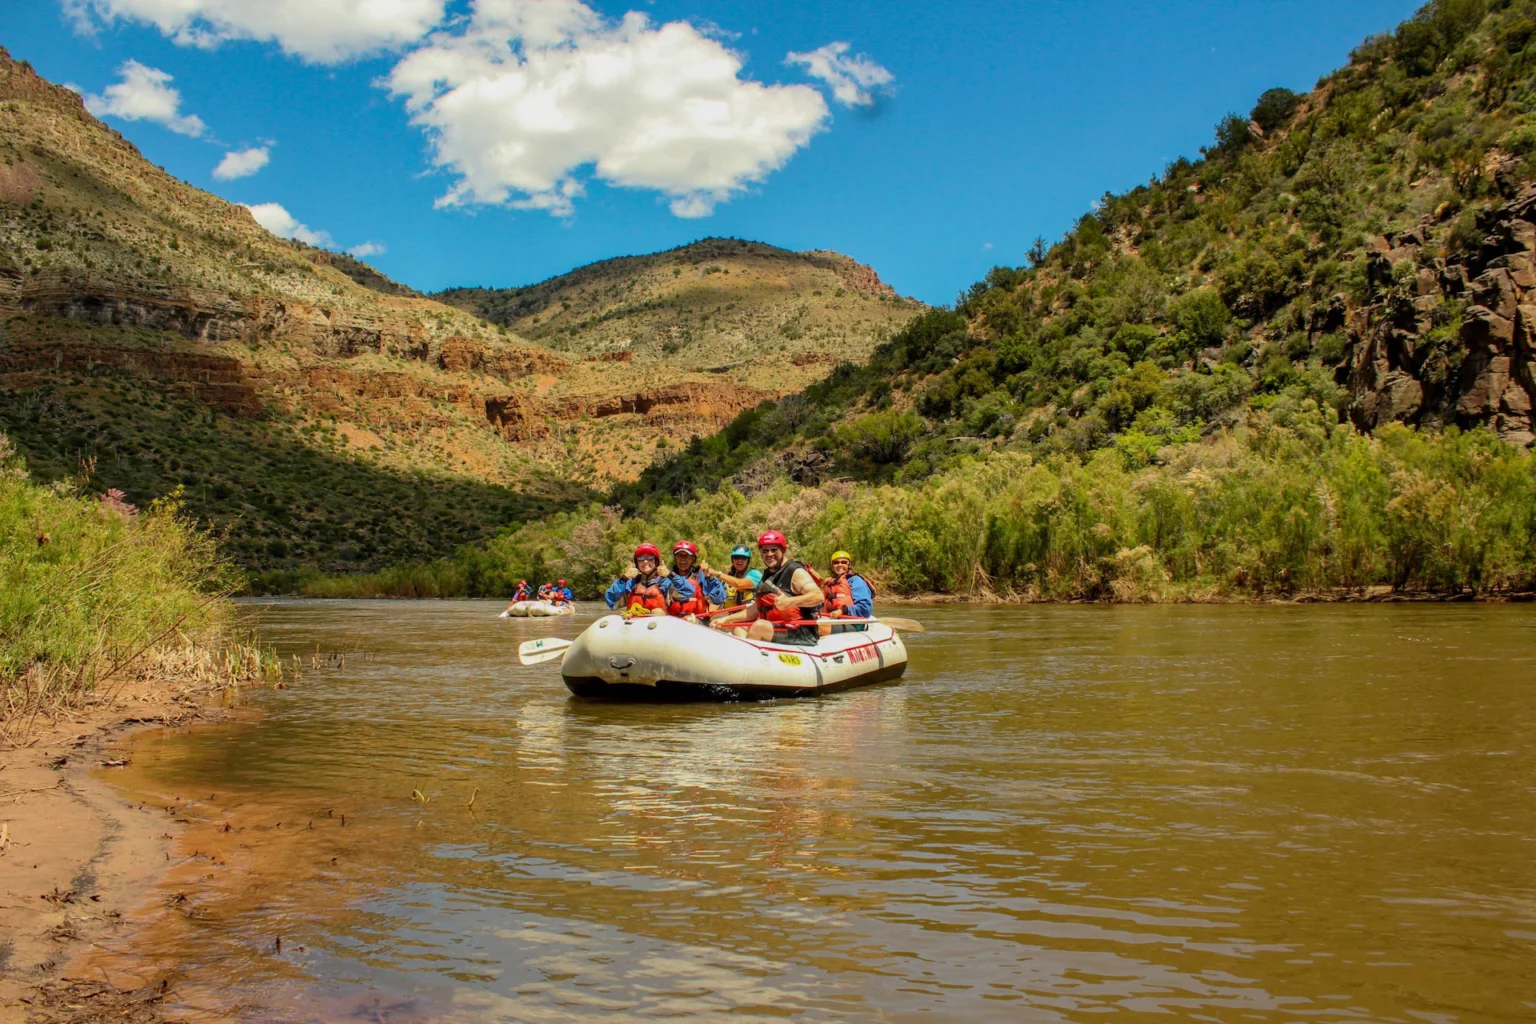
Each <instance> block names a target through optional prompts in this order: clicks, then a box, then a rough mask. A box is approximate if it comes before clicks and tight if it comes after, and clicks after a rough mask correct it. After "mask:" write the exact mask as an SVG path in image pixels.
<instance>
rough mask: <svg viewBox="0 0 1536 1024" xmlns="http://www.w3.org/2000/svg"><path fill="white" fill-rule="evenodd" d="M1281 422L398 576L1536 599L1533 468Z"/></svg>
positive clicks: (691, 510)
mask: <svg viewBox="0 0 1536 1024" xmlns="http://www.w3.org/2000/svg"><path fill="white" fill-rule="evenodd" d="M1288 419H1289V425H1281V424H1279V423H1277V422H1275V420H1274V419H1272V418H1271V417H1270V416H1269V415H1268V414H1267V413H1265V412H1263V411H1255V412H1253V413H1251V414H1250V415H1249V416H1248V418H1247V420H1246V421H1245V422H1244V423H1243V424H1242V425H1240V426H1238V427H1236V428H1234V429H1232V430H1230V431H1224V432H1222V433H1220V434H1218V435H1214V436H1212V437H1209V438H1206V439H1204V440H1199V441H1189V440H1183V441H1179V440H1177V439H1175V440H1174V443H1170V444H1167V445H1165V446H1164V447H1162V448H1161V449H1160V450H1159V451H1158V453H1157V454H1156V455H1155V456H1154V457H1153V458H1154V459H1155V461H1154V462H1152V463H1147V462H1145V457H1144V456H1143V455H1140V454H1139V455H1138V457H1137V458H1135V459H1128V458H1126V457H1125V455H1124V453H1122V452H1121V451H1119V450H1116V449H1103V450H1099V451H1094V452H1091V453H1089V454H1088V455H1086V456H1084V457H1073V456H1070V455H1047V456H1040V455H1038V454H1036V453H1034V452H1030V451H1025V450H1013V451H1006V450H1005V451H1001V452H998V453H995V454H993V455H991V456H990V457H988V458H968V459H964V460H961V461H960V462H959V463H958V464H957V465H956V466H955V467H954V468H952V469H950V470H949V471H947V472H944V473H941V474H939V475H937V476H934V477H932V478H929V479H927V480H925V481H923V482H920V483H917V484H913V485H910V486H899V485H891V484H887V485H873V484H864V483H851V482H846V481H843V482H834V483H829V484H824V485H822V486H820V487H799V486H796V485H794V484H791V483H788V482H786V481H780V482H779V483H777V484H775V485H773V486H771V487H769V488H768V489H767V490H764V491H762V492H761V493H758V494H756V495H754V496H752V497H750V498H749V497H746V496H744V495H742V494H741V493H740V492H738V491H736V490H734V489H732V488H730V487H722V488H720V489H718V490H716V491H714V492H712V493H700V494H698V495H696V496H695V497H694V499H693V500H691V501H687V502H683V503H680V504H676V505H667V506H662V507H659V508H654V509H648V510H647V511H645V512H643V513H642V514H640V515H636V516H624V515H622V514H621V513H620V511H619V510H618V509H617V508H605V509H598V508H594V509H591V510H589V511H587V512H584V513H568V514H565V515H561V516H556V517H553V518H551V519H548V520H545V521H543V522H540V523H535V524H530V525H527V526H524V527H522V528H520V529H517V530H514V531H511V532H508V533H506V534H504V535H502V536H500V537H498V538H496V539H495V540H493V541H492V542H491V543H490V544H488V545H487V546H485V547H484V548H466V549H464V550H463V551H461V552H460V553H459V554H458V555H457V556H456V557H455V558H454V559H452V560H448V561H446V562H444V563H439V564H438V565H437V566H435V567H422V568H420V569H418V570H414V571H413V572H411V573H405V574H403V575H402V577H401V578H402V579H408V580H412V581H415V580H418V579H421V578H431V579H432V580H434V581H435V582H434V586H436V587H438V588H439V592H442V588H443V587H445V586H448V585H457V586H460V587H461V588H462V589H460V590H458V591H456V592H457V593H460V594H465V595H493V594H495V595H500V594H505V593H508V592H510V589H511V585H512V584H515V582H516V581H517V580H518V579H521V578H527V579H529V580H535V581H537V580H542V579H546V578H550V577H554V576H563V577H565V578H566V579H568V580H570V581H571V583H572V585H573V587H575V588H576V590H577V591H578V594H579V596H581V597H583V598H586V599H591V598H594V597H596V596H597V594H598V593H599V592H600V590H601V587H602V586H604V585H606V584H607V582H608V581H609V580H610V579H612V578H613V577H614V576H615V575H617V574H618V573H619V572H620V571H621V570H622V569H623V567H624V566H625V565H627V564H628V562H629V555H630V552H631V551H632V550H633V548H634V546H635V545H636V544H638V543H640V542H641V541H642V540H651V541H654V542H656V543H658V544H661V545H663V546H666V545H670V543H671V542H672V541H674V540H676V539H678V538H683V537H686V538H689V539H691V540H694V541H695V542H697V543H698V544H699V545H700V547H701V549H702V551H703V555H704V558H705V559H706V560H708V561H711V562H712V563H714V564H723V562H724V560H725V556H726V552H727V551H728V550H729V549H730V548H731V547H732V546H733V545H735V544H739V543H742V542H744V541H749V540H750V539H751V538H753V537H755V536H756V535H757V534H758V532H760V531H761V530H763V529H765V528H768V527H773V528H776V529H782V530H784V531H785V532H786V533H787V534H788V535H789V537H790V540H791V544H792V545H793V547H792V552H791V553H792V554H793V555H794V557H797V558H802V559H806V560H809V561H810V562H812V563H813V564H816V565H820V566H825V564H826V559H827V557H828V555H830V554H831V552H832V551H834V550H836V549H838V548H846V549H848V550H849V551H850V552H852V553H853V555H854V557H855V559H856V564H857V565H858V567H859V571H860V572H862V573H864V574H865V575H867V576H869V577H870V578H871V579H873V580H874V581H876V583H877V585H878V586H879V589H880V590H881V592H883V593H895V594H919V593H924V592H942V593H954V594H968V595H973V596H999V597H1004V598H1016V599H1023V600H1071V599H1096V600H1120V601H1143V600H1181V599H1182V600H1191V599H1194V600H1198V599H1219V598H1222V597H1249V596H1262V595H1289V594H1295V593H1303V592H1323V591H1337V590H1355V591H1358V590H1360V589H1361V588H1365V587H1369V586H1376V585H1388V586H1391V587H1393V588H1395V589H1398V590H1405V591H1419V592H1431V593H1438V594H1454V593H1460V592H1464V591H1472V592H1479V593H1489V592H1492V593H1507V592H1516V591H1525V590H1530V589H1532V588H1533V587H1536V459H1533V457H1532V456H1531V455H1529V454H1527V453H1526V452H1524V451H1522V450H1519V449H1516V448H1514V447H1513V446H1511V445H1508V444H1506V443H1504V442H1502V441H1500V440H1498V439H1497V438H1496V437H1494V436H1493V435H1492V434H1491V433H1489V432H1487V431H1484V430H1475V431H1469V432H1466V433H1462V432H1459V431H1456V430H1449V431H1446V432H1444V433H1438V434H1432V433H1420V432H1417V431H1415V430H1412V429H1410V428H1407V427H1403V426H1400V425H1392V426H1389V427H1385V428H1383V429H1381V430H1380V431H1378V432H1377V433H1376V435H1374V436H1370V435H1362V434H1359V433H1356V432H1355V431H1354V430H1353V429H1351V428H1350V427H1348V426H1347V425H1344V424H1340V423H1338V422H1337V420H1336V416H1335V414H1334V413H1333V411H1332V410H1330V409H1327V408H1326V407H1319V406H1318V405H1317V404H1316V403H1310V404H1307V405H1305V407H1303V408H1302V409H1300V410H1299V411H1293V412H1292V413H1291V414H1290V416H1289V418H1288ZM382 582H383V579H382V577H379V576H374V577H367V578H366V579H365V581H364V580H359V581H356V582H355V583H354V582H353V581H351V580H348V579H346V578H342V579H334V580H328V581H316V582H315V583H313V584H311V585H310V586H307V587H304V588H303V592H306V593H311V594H315V595H317V596H319V595H322V594H324V595H338V596H340V595H344V594H347V593H349V592H350V593H352V594H354V595H357V596H360V595H362V594H364V593H366V594H372V595H376V594H379V593H382V592H385V591H382V590H380V585H381V583H382ZM414 585H415V584H414V583H412V586H414ZM353 587H356V588H359V589H356V590H352V591H349V589H348V588H353ZM417 592H418V591H402V592H400V593H399V594H398V596H407V594H415V593H417Z"/></svg>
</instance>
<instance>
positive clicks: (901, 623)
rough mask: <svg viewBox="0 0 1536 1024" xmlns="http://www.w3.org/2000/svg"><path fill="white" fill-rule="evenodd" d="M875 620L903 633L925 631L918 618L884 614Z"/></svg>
mask: <svg viewBox="0 0 1536 1024" xmlns="http://www.w3.org/2000/svg"><path fill="white" fill-rule="evenodd" d="M834 621H835V620H834ZM875 621H876V622H883V623H885V624H886V625H887V626H890V627H891V628H892V629H899V630H901V631H902V632H903V633H921V632H924V630H923V624H922V623H921V622H918V621H917V620H916V619H898V618H894V617H892V616H890V615H882V616H880V617H879V618H878V619H876V620H875Z"/></svg>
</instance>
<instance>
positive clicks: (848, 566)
mask: <svg viewBox="0 0 1536 1024" xmlns="http://www.w3.org/2000/svg"><path fill="white" fill-rule="evenodd" d="M831 563H832V575H831V577H830V578H828V579H827V580H825V581H823V582H822V585H821V589H822V590H823V591H824V592H825V593H826V595H827V602H826V604H825V605H823V606H822V611H821V615H822V618H823V620H825V619H868V618H871V617H873V616H874V614H875V588H874V587H873V586H872V585H870V582H869V581H868V580H866V579H865V578H864V577H863V576H860V575H859V574H858V573H856V572H854V571H853V556H852V555H850V554H849V553H848V552H846V551H834V552H832V558H831ZM864 628H865V627H864V625H863V624H854V623H850V624H848V625H841V626H840V625H836V624H834V623H828V622H825V621H823V622H822V624H821V626H820V629H819V632H820V633H821V635H822V636H826V635H828V634H829V633H845V632H849V631H852V630H858V631H862V630H863V629H864Z"/></svg>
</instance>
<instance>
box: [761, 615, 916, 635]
mask: <svg viewBox="0 0 1536 1024" xmlns="http://www.w3.org/2000/svg"><path fill="white" fill-rule="evenodd" d="M870 622H883V623H885V624H886V625H887V626H890V627H891V628H892V629H899V630H901V631H902V632H903V633H924V632H927V630H925V629H924V628H923V624H922V623H921V622H918V621H917V620H916V619H899V618H896V617H895V616H893V615H882V616H880V617H879V618H877V619H833V618H826V619H801V620H800V621H798V622H775V623H774V624H773V628H774V629H795V628H798V627H800V626H826V625H833V626H844V625H863V624H865V623H870Z"/></svg>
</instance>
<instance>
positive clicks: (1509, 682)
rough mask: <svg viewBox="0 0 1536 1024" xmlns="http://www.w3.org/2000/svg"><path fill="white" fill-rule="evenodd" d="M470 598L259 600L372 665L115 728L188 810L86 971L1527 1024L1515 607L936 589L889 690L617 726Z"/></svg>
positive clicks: (313, 997)
mask: <svg viewBox="0 0 1536 1024" xmlns="http://www.w3.org/2000/svg"><path fill="white" fill-rule="evenodd" d="M494 611H495V609H492V608H491V607H490V606H489V605H477V604H402V603H378V604H372V603H341V604H295V605H280V606H277V607H275V608H273V609H271V610H269V611H267V612H265V613H264V617H263V620H262V628H263V630H264V631H265V633H266V635H267V637H268V638H269V640H270V641H271V642H274V643H276V644H278V645H279V646H280V647H281V648H282V649H284V650H292V651H309V650H312V649H314V648H315V647H316V646H318V647H319V648H320V649H322V650H327V651H329V650H338V649H346V650H352V651H356V652H366V654H367V657H366V658H364V657H361V656H354V657H353V658H351V659H349V661H348V669H347V671H346V672H345V673H337V674H333V675H327V674H316V675H312V677H311V678H309V679H308V680H306V681H305V682H304V683H303V684H302V685H301V686H299V687H297V688H295V689H293V690H290V691H286V692H282V693H270V694H265V695H263V696H262V697H261V699H260V701H259V704H260V710H261V712H262V715H263V718H262V720H261V722H260V723H259V724H257V725H231V726H218V727H212V728H208V729H203V730H198V731H195V732H190V733H180V734H175V735H161V736H150V737H146V738H145V739H144V740H143V741H142V742H140V743H139V745H138V748H137V751H136V754H135V757H134V764H133V766H132V768H131V769H129V773H128V774H126V775H124V776H122V782H123V784H124V785H125V786H127V787H129V788H131V789H132V790H134V791H135V792H137V793H139V794H141V795H142V796H143V797H144V798H145V799H147V800H150V801H153V802H155V803H158V804H160V805H163V806H167V807H169V808H173V810H172V811H168V812H167V813H169V814H175V815H176V816H181V817H189V818H192V819H193V820H195V821H199V822H201V824H199V825H198V826H196V827H194V828H193V830H192V831H191V832H190V833H188V835H187V836H186V837H185V838H184V839H183V840H182V842H181V847H182V848H181V851H180V853H181V855H182V857H184V858H185V860H184V861H183V862H182V863H181V864H180V865H179V866H178V867H177V868H176V870H175V872H174V873H173V875H172V878H171V879H170V881H169V882H168V883H167V886H166V889H165V892H164V893H163V894H162V902H169V903H170V906H171V911H170V912H169V913H167V912H165V911H164V910H163V909H162V908H159V907H157V908H145V909H144V910H142V911H141V913H140V914H139V915H138V920H137V924H138V927H137V928H136V929H135V930H134V931H133V932H132V938H131V939H125V941H124V944H123V945H122V946H121V947H120V948H119V949H117V950H107V951H104V952H103V953H102V954H101V956H100V958H99V960H100V963H99V965H100V966H102V967H104V968H105V969H107V970H109V971H119V970H125V969H129V968H130V967H134V968H135V969H142V960H141V959H140V956H141V955H142V954H144V953H146V952H147V953H148V954H149V956H150V960H151V965H152V966H153V965H159V966H163V967H166V968H170V967H175V968H176V969H177V970H179V972H180V977H181V978H182V981H181V988H180V992H181V999H182V1000H183V1005H184V1006H185V1007H187V1008H189V1009H195V1010H196V1011H197V1012H198V1013H201V1014H213V1015H220V1014H223V1015H228V1016H233V1017H236V1018H244V1019H251V1020H258V1019H262V1020H264V1019H271V1018H272V1017H274V1016H275V1017H277V1018H279V1019H294V1020H310V1019H314V1020H332V1019H340V1018H343V1017H346V1016H348V1015H352V1014H357V1013H361V1014H363V1015H364V1016H365V1018H366V1019H380V1020H399V1021H410V1020H418V1019H420V1020H441V1019H463V1020H476V1021H481V1020H508V1021H563V1020H587V1019H605V1020H608V1019H611V1020H631V1019H633V1020H649V1019H654V1018H657V1017H664V1016H665V1017H685V1018H688V1017H692V1018H697V1019H715V1018H719V1017H722V1016H724V1015H725V1014H726V1013H730V1014H731V1015H732V1017H733V1019H746V1020H754V1019H764V1020H767V1019H780V1018H782V1017H783V1016H788V1015H794V1016H798V1017H801V1018H803V1019H810V1020H858V1021H887V1020H889V1021H904V1020H908V1019H917V1018H919V1017H921V1018H923V1019H934V1018H935V1017H936V1016H937V1017H938V1018H939V1019H955V1020H999V1021H1017V1020H1062V1021H1083V1020H1090V1019H1099V1018H1101V1017H1104V1016H1106V1015H1108V1016H1113V1017H1116V1018H1119V1019H1140V1018H1141V1017H1142V1016H1147V1017H1151V1016H1153V1015H1154V1014H1155V1015H1158V1016H1162V1017H1164V1018H1165V1019H1167V1015H1172V1019H1185V1018H1188V1019H1196V1018H1198V1019H1206V1020H1217V1021H1234V1022H1235V1021H1246V1020H1260V1021H1277V1022H1278V1021H1289V1020H1295V1019H1301V1018H1308V1019H1313V1020H1322V1021H1346V1020H1347V1021H1362V1020H1370V1021H1377V1020H1381V1021H1386V1020H1407V1019H1440V1018H1444V1019H1452V1018H1455V1019H1463V1020H1468V1019H1476V1020H1525V1019H1529V1018H1530V1017H1531V1016H1532V1013H1533V1011H1536V1003H1532V1002H1531V997H1529V996H1528V995H1527V994H1526V988H1527V985H1526V981H1525V976H1526V974H1527V972H1528V965H1529V963H1531V962H1533V961H1532V954H1533V953H1536V949H1533V946H1536V870H1533V868H1532V867H1531V864H1532V858H1531V852H1532V851H1531V836H1532V835H1533V829H1532V825H1533V824H1536V790H1533V787H1531V785H1530V783H1529V779H1530V778H1531V777H1532V774H1531V772H1532V769H1533V768H1536V745H1533V741H1532V739H1531V737H1532V735H1533V733H1532V730H1531V727H1532V725H1536V693H1533V691H1532V688H1531V686H1530V682H1529V681H1530V679H1531V669H1532V667H1533V664H1536V640H1533V635H1532V630H1531V625H1532V623H1533V617H1532V615H1531V614H1530V612H1529V611H1528V610H1526V609H1522V608H1516V607H1505V608H1500V607H1491V608H1462V607H1433V608H1411V609H1401V608H1295V609H1291V608H1264V609H1251V608H1150V609H1097V608H1045V609H963V608H933V609H923V610H922V611H921V613H920V617H921V618H923V619H924V620H925V621H927V622H928V623H929V624H930V626H931V632H929V633H927V634H925V635H924V636H923V637H921V638H919V639H917V640H914V642H913V644H912V655H913V662H912V669H911V671H910V672H909V675H908V678H907V681H906V682H905V683H904V684H902V685H898V686H886V687H879V688H872V689H868V690H862V691H855V692H852V693H848V694H843V695H839V696H836V697H832V698H827V699H822V700H816V701H804V702H783V703H774V704H756V705H731V706H710V705H670V704H668V705H644V706H633V707H626V706H618V705H606V704H589V703H583V702H579V701H575V700H572V699H570V698H568V696H567V695H566V693H565V691H564V689H563V687H562V686H561V684H560V682H559V679H558V673H556V672H554V671H551V669H550V667H549V666H536V667H532V668H527V669H524V668H521V667H518V666H516V665H515V664H514V659H513V658H512V657H511V652H512V650H513V649H514V648H515V645H516V643H517V642H519V641H521V640H523V639H526V638H527V637H528V636H532V635H537V634H538V633H540V632H546V631H549V630H550V629H551V627H550V626H549V624H548V623H544V622H535V623H519V622H516V621H515V620H514V621H513V622H511V623H508V622H505V621H494V620H491V619H490V617H489V616H490V615H493V614H494ZM562 625H563V626H564V628H566V629H572V628H576V626H579V623H578V624H576V626H572V625H569V624H562ZM1475 634H1482V635H1498V636H1500V637H1501V638H1503V639H1502V640H1501V644H1500V646H1499V648H1498V649H1497V652H1496V653H1491V652H1490V649H1489V648H1488V647H1487V646H1486V645H1477V644H1472V643H1469V641H1468V637H1469V636H1472V635H1475ZM413 790H420V791H421V793H422V794H424V795H425V796H427V797H428V798H429V799H428V801H427V802H426V803H422V802H421V801H420V800H415V799H413V798H412V795H411V794H412V791H413ZM472 796H473V803H472V805H471V797H472ZM343 820H344V821H345V824H343ZM226 826H227V828H226ZM178 897H179V899H178ZM279 936H281V938H282V946H281V949H280V950H279V948H278V946H277V941H276V940H277V938H278V937H279ZM130 954H131V955H130Z"/></svg>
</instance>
